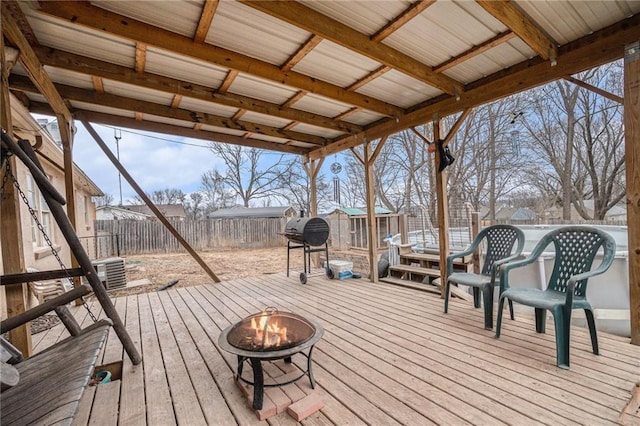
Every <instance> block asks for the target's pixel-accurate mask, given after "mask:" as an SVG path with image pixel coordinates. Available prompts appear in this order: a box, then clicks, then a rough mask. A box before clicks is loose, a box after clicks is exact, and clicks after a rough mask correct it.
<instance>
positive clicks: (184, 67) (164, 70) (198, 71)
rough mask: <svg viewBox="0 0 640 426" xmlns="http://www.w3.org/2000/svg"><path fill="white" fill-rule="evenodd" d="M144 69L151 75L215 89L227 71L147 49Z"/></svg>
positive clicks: (160, 50)
mask: <svg viewBox="0 0 640 426" xmlns="http://www.w3.org/2000/svg"><path fill="white" fill-rule="evenodd" d="M144 69H145V71H146V72H149V73H152V74H158V75H163V76H165V77H171V78H175V79H178V80H183V81H190V82H193V83H197V84H202V85H203V86H207V87H211V88H213V89H216V88H218V87H219V86H220V84H221V83H222V81H223V80H224V78H225V77H226V76H227V72H228V71H229V70H228V69H226V68H224V67H220V66H217V65H214V64H211V63H208V62H205V61H201V60H198V59H195V58H190V57H187V56H183V55H179V54H177V53H172V52H169V51H167V50H164V49H158V48H156V47H153V46H149V47H147V57H146V60H145V65H144Z"/></svg>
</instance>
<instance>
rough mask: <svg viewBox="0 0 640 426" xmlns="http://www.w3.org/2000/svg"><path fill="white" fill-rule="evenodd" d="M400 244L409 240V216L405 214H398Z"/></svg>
mask: <svg viewBox="0 0 640 426" xmlns="http://www.w3.org/2000/svg"><path fill="white" fill-rule="evenodd" d="M399 220H400V223H399V225H400V244H407V243H408V242H409V217H408V216H407V214H406V213H405V214H401V215H400V218H399Z"/></svg>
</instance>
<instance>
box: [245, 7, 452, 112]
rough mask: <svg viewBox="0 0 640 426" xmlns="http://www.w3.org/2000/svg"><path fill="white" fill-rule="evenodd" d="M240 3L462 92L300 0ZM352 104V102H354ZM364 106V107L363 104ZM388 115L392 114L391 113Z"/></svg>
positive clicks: (417, 63)
mask: <svg viewBox="0 0 640 426" xmlns="http://www.w3.org/2000/svg"><path fill="white" fill-rule="evenodd" d="M241 3H243V4H245V5H247V6H250V7H253V8H255V9H257V10H260V11H261V12H264V13H267V14H269V15H271V16H274V17H276V18H278V19H280V20H283V21H285V22H288V23H290V24H292V25H295V26H297V27H300V28H303V29H305V30H307V31H309V32H310V33H312V34H316V35H319V36H321V37H323V38H325V39H327V40H331V41H332V42H334V43H337V44H339V45H341V46H343V47H346V48H347V49H350V50H352V51H354V52H357V53H359V54H361V55H364V56H366V57H368V58H370V59H373V60H375V61H378V62H380V63H382V64H384V65H387V66H389V67H392V68H394V69H396V70H398V71H401V72H403V73H405V74H407V75H410V76H411V77H413V78H415V79H417V80H420V81H422V82H423V83H426V84H428V85H430V86H434V87H437V88H438V89H440V90H442V91H443V92H445V93H449V94H455V93H461V92H463V91H464V86H463V85H462V84H460V83H459V82H457V81H455V80H454V79H452V78H450V77H447V76H445V75H443V74H438V73H434V72H433V70H432V69H431V67H429V66H428V65H425V64H423V63H422V62H420V61H418V60H416V59H414V58H412V57H411V56H409V55H407V54H405V53H402V52H400V51H398V50H396V49H393V48H392V47H389V46H387V45H385V44H382V43H376V42H373V41H371V40H370V39H369V37H368V36H367V35H366V34H363V33H361V32H359V31H356V30H354V29H353V28H351V27H349V26H347V25H345V24H343V23H341V22H338V21H336V20H335V19H332V18H330V17H328V16H326V15H323V14H322V13H319V12H317V11H315V10H313V9H311V8H310V7H307V6H305V5H303V4H302V3H298V2H296V1H286V0H279V1H275V0H272V1H257V0H241ZM351 93H354V92H351ZM351 103H353V102H351ZM353 104H354V105H355V103H353ZM359 106H363V105H359ZM363 107H365V108H366V106H363ZM368 109H370V108H368ZM387 115H389V114H387ZM391 115H392V116H393V114H391Z"/></svg>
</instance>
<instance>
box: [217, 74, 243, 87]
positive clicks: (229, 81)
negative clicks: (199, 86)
mask: <svg viewBox="0 0 640 426" xmlns="http://www.w3.org/2000/svg"><path fill="white" fill-rule="evenodd" d="M238 74H240V73H239V72H238V71H236V70H229V72H228V73H227V76H226V77H225V78H224V80H223V81H222V84H220V87H219V88H218V93H227V91H228V90H229V87H231V84H232V83H233V80H235V79H236V77H237V76H238Z"/></svg>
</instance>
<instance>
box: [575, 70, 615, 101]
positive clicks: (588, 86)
mask: <svg viewBox="0 0 640 426" xmlns="http://www.w3.org/2000/svg"><path fill="white" fill-rule="evenodd" d="M564 79H565V80H567V81H570V82H572V83H573V84H575V85H576V86H580V87H584V88H585V89H587V90H591V91H592V92H594V93H597V94H598V95H600V96H604V97H605V98H607V99H611V100H612V101H614V102H618V103H619V104H623V103H624V98H623V97H622V96H618V95H615V94H613V93H611V92H608V91H606V90H604V89H601V88H599V87H596V86H594V85H593V84H589V83H587V82H585V81H582V80H578V79H577V78H574V77H571V76H570V75H568V76H566V77H564Z"/></svg>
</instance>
